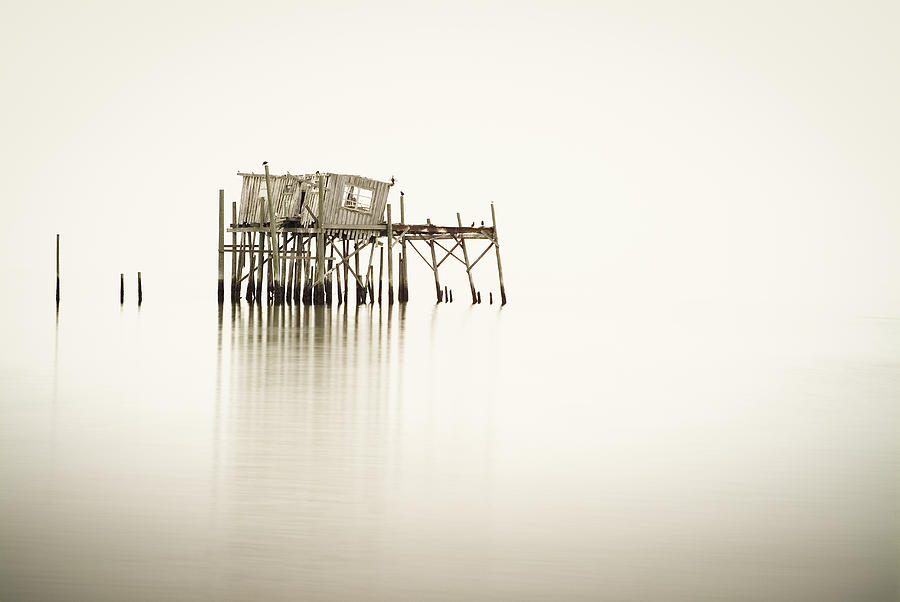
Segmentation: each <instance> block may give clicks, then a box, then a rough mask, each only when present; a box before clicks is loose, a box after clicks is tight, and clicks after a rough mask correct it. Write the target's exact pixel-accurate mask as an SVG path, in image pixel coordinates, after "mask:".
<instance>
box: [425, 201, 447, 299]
mask: <svg viewBox="0 0 900 602" xmlns="http://www.w3.org/2000/svg"><path fill="white" fill-rule="evenodd" d="M425 223H426V224H428V225H429V226H430V225H431V218H428V219H426V220H425ZM433 236H434V235H433V234H432V237H433ZM428 247H429V248H430V249H431V267H432V269H433V270H434V292H435V295H436V296H437V302H438V303H440V302H441V301H443V297H442V296H441V279H440V278H439V277H438V265H437V256H436V255H435V254H434V238H429V239H428Z"/></svg>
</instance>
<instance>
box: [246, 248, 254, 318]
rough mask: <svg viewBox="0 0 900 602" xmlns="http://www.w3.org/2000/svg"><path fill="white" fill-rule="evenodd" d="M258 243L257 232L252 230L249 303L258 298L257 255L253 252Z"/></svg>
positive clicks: (248, 279)
mask: <svg viewBox="0 0 900 602" xmlns="http://www.w3.org/2000/svg"><path fill="white" fill-rule="evenodd" d="M255 243H256V234H254V233H253V232H250V248H249V249H248V251H249V256H250V265H249V266H248V268H249V269H248V270H247V296H246V299H247V303H253V300H254V299H255V298H256V273H255V271H254V270H255V269H256V255H255V254H254V253H253V248H254V245H255Z"/></svg>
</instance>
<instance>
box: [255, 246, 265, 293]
mask: <svg viewBox="0 0 900 602" xmlns="http://www.w3.org/2000/svg"><path fill="white" fill-rule="evenodd" d="M265 252H266V233H265V232H262V231H260V233H259V252H258V254H257V256H256V267H257V269H258V270H259V271H258V272H257V273H256V302H257V303H259V304H260V305H261V304H262V302H263V296H262V288H263V267H264V266H263V264H264V263H265V262H266V261H265V257H266V256H265Z"/></svg>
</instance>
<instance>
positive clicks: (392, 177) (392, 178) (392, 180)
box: [391, 176, 394, 186]
mask: <svg viewBox="0 0 900 602" xmlns="http://www.w3.org/2000/svg"><path fill="white" fill-rule="evenodd" d="M393 185H394V176H391V186H393Z"/></svg>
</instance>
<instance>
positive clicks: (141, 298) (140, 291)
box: [138, 272, 144, 307]
mask: <svg viewBox="0 0 900 602" xmlns="http://www.w3.org/2000/svg"><path fill="white" fill-rule="evenodd" d="M143 302H144V287H143V286H142V285H141V273H140V272H138V307H140V305H141V303H143Z"/></svg>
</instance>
